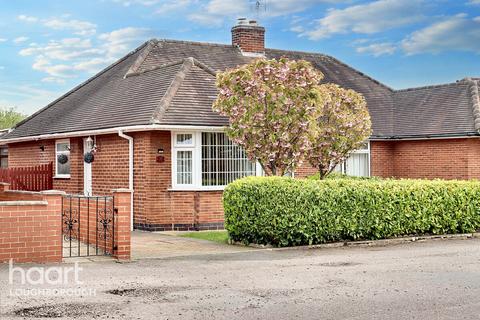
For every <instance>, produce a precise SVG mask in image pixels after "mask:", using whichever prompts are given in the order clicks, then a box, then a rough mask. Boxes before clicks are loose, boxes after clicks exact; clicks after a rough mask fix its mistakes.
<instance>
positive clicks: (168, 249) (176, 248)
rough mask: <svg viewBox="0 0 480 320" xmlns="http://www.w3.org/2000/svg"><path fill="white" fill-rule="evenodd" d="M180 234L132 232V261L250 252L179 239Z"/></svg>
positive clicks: (212, 243) (195, 240) (216, 244)
mask: <svg viewBox="0 0 480 320" xmlns="http://www.w3.org/2000/svg"><path fill="white" fill-rule="evenodd" d="M179 234H181V232H142V231H138V230H136V231H133V232H132V259H134V260H138V259H161V258H172V257H183V256H193V255H203V254H220V253H235V252H245V251H252V248H248V247H242V246H230V245H227V244H221V243H217V242H213V241H207V240H200V239H192V238H184V237H180V236H179Z"/></svg>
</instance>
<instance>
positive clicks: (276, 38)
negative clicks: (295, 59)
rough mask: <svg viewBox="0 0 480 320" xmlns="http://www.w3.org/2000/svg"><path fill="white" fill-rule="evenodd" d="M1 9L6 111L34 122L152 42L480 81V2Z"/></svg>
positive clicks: (163, 0) (23, 5) (403, 80)
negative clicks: (260, 45)
mask: <svg viewBox="0 0 480 320" xmlns="http://www.w3.org/2000/svg"><path fill="white" fill-rule="evenodd" d="M256 2H257V1H255V0H82V1H76V0H68V1H65V0H62V1H60V0H56V1H54V0H42V1H38V0H16V1H11V0H0V108H6V107H16V108H17V110H19V111H20V112H23V113H25V114H31V113H33V112H35V111H36V110H38V109H40V108H42V107H44V106H45V105H47V104H48V103H50V102H52V101H53V100H54V99H56V98H58V97H60V96H61V95H62V94H64V93H66V92H67V91H68V90H70V89H71V88H73V87H75V86H77V85H78V84H80V83H82V82H83V81H85V80H87V79H88V78H89V77H91V76H92V75H94V74H95V73H97V72H98V71H100V70H101V69H102V68H104V67H106V66H108V65H109V64H111V63H113V62H115V61H116V60H117V59H119V58H121V57H122V56H124V55H125V54H126V53H128V52H130V51H131V50H134V49H135V48H136V47H138V46H139V45H141V44H142V43H143V42H144V41H146V40H148V39H151V38H157V39H162V38H167V39H180V40H192V41H202V42H216V43H230V41H231V36H230V29H231V27H232V26H233V25H234V24H235V21H236V19H237V18H239V17H247V18H250V19H257V20H259V22H260V24H261V25H263V26H264V27H265V28H266V46H267V47H269V48H279V49H290V50H300V51H310V52H318V53H324V54H329V55H332V56H334V57H336V58H337V59H339V60H341V61H343V62H344V63H347V64H349V65H351V66H352V67H354V68H356V69H358V70H360V71H361V72H363V73H365V74H367V75H369V76H371V77H373V78H375V79H377V80H378V81H380V82H382V83H384V84H386V85H388V86H390V87H392V88H394V89H402V88H408V87H417V86H424V85H433V84H440V83H448V82H454V81H456V80H459V79H462V78H465V77H468V76H471V77H479V76H480V0H450V1H447V0H436V1H432V0H430V1H428V0H375V1H365V0H363V1H362V0H343V1H342V0H266V1H259V2H260V6H259V7H257V6H256Z"/></svg>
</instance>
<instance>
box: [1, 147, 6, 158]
mask: <svg viewBox="0 0 480 320" xmlns="http://www.w3.org/2000/svg"><path fill="white" fill-rule="evenodd" d="M0 155H2V156H8V147H3V148H0Z"/></svg>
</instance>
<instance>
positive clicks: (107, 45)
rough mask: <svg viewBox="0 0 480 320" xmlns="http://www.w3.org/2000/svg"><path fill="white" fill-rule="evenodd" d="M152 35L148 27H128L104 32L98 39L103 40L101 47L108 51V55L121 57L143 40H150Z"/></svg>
mask: <svg viewBox="0 0 480 320" xmlns="http://www.w3.org/2000/svg"><path fill="white" fill-rule="evenodd" d="M150 36H151V32H150V30H149V29H147V28H133V27H128V28H123V29H118V30H114V31H112V32H108V33H103V34H101V35H99V36H98V39H100V40H102V41H103V45H102V46H101V48H102V49H103V50H104V51H105V52H106V55H107V57H115V58H119V57H120V56H121V55H124V54H126V53H128V52H129V51H130V50H132V49H133V48H134V47H136V46H138V45H140V43H141V42H143V41H146V40H148V38H149V37H150Z"/></svg>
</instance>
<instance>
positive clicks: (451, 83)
mask: <svg viewBox="0 0 480 320" xmlns="http://www.w3.org/2000/svg"><path fill="white" fill-rule="evenodd" d="M464 83H466V81H464V80H460V81H456V82H449V83H441V84H433V85H428V86H421V87H413V88H406V89H397V90H394V91H395V92H407V91H416V90H424V89H433V88H441V87H448V86H454V85H458V84H464Z"/></svg>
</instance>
